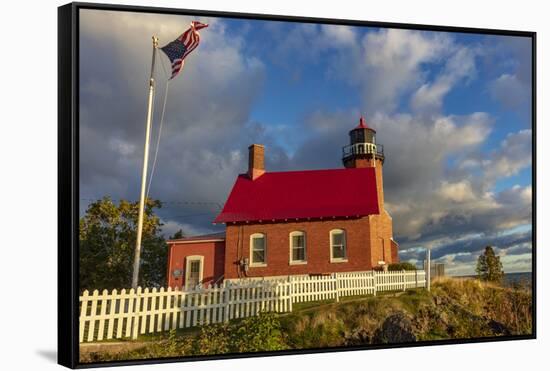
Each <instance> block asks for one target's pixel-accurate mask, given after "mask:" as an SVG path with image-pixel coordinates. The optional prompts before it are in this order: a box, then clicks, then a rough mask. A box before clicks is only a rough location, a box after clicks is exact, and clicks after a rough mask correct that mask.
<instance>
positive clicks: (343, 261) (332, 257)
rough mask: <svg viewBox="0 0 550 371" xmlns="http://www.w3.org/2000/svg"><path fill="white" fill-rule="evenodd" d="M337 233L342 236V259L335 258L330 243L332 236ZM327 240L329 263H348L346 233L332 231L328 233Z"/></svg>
mask: <svg viewBox="0 0 550 371" xmlns="http://www.w3.org/2000/svg"><path fill="white" fill-rule="evenodd" d="M337 233H342V234H343V235H344V257H343V258H335V257H334V255H333V253H334V245H333V243H332V236H333V235H334V234H337ZM329 239H330V262H331V263H345V262H347V261H348V243H347V236H346V231H345V230H344V229H332V230H331V231H330V232H329Z"/></svg>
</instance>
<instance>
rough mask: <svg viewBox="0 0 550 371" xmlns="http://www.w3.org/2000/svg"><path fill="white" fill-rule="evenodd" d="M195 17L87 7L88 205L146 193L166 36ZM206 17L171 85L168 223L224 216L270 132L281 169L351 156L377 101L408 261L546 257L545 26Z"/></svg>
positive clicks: (389, 192)
mask: <svg viewBox="0 0 550 371" xmlns="http://www.w3.org/2000/svg"><path fill="white" fill-rule="evenodd" d="M190 20H191V19H190V18H188V17H183V16H172V15H152V14H137V13H127V12H98V11H91V10H86V11H83V14H82V15H81V118H80V124H81V139H82V141H81V197H82V198H83V199H85V200H84V201H83V204H82V208H81V211H84V210H85V206H86V202H88V201H86V200H89V199H95V198H98V197H102V196H104V195H110V196H111V197H112V198H114V199H118V198H126V199H137V195H138V189H139V169H140V166H141V156H142V152H141V151H142V143H143V135H144V133H143V121H144V118H145V97H146V80H147V72H146V71H147V68H148V65H149V63H150V52H151V50H150V36H151V34H156V35H158V36H159V37H160V39H161V41H160V43H161V45H164V44H165V43H168V42H169V41H171V40H172V39H174V38H175V37H177V36H178V35H179V34H180V33H181V32H183V31H184V30H185V29H186V28H187V25H188V24H189V21H190ZM202 20H203V21H205V22H208V23H209V24H210V27H209V28H207V29H204V30H202V31H201V35H202V39H201V44H200V46H199V48H198V49H197V50H196V51H195V52H193V54H191V56H190V57H189V58H188V60H187V62H186V65H185V68H184V70H183V72H182V74H181V75H180V76H178V77H177V78H176V79H175V80H174V81H173V82H172V83H171V86H170V94H169V99H168V102H167V111H166V118H165V120H166V121H165V128H164V131H163V135H162V137H161V146H160V148H159V161H158V165H157V168H156V169H155V178H154V179H153V185H152V188H151V193H150V195H151V196H152V197H154V198H159V199H161V200H164V201H172V202H167V203H166V204H165V207H163V209H162V210H161V211H160V215H161V217H162V218H163V221H164V223H165V231H166V233H171V232H174V231H175V230H177V229H178V228H183V229H184V231H186V232H187V233H189V234H198V233H205V232H210V231H212V230H216V228H219V227H215V226H212V225H211V220H212V219H213V218H214V216H215V213H216V212H217V211H218V210H217V206H215V203H220V202H224V201H225V198H226V196H227V194H228V192H229V190H230V188H231V186H232V184H233V182H234V179H235V176H236V175H237V174H238V173H240V172H243V171H245V169H246V155H247V154H246V148H247V146H248V144H250V143H252V142H259V143H263V144H265V145H266V162H267V167H268V171H270V170H271V171H276V170H295V169H314V168H334V167H341V166H342V165H341V159H340V155H341V152H340V151H341V147H342V146H344V145H346V144H347V140H348V137H347V132H348V130H349V129H351V128H352V127H353V126H355V125H356V123H357V121H358V119H359V116H360V115H361V114H362V115H364V116H365V117H366V119H367V122H368V123H369V124H370V125H371V126H373V127H374V128H376V130H377V132H378V142H380V143H382V144H383V145H384V146H385V151H386V157H387V159H386V163H385V165H384V172H385V177H384V182H385V190H386V201H387V205H388V206H387V207H388V209H389V211H390V213H391V214H392V216H393V219H394V233H395V237H396V239H397V240H398V242H399V243H400V244H401V258H402V259H403V260H411V261H416V260H418V259H420V258H421V257H422V254H423V253H422V251H424V249H425V247H427V246H430V247H432V248H433V251H434V256H435V257H436V258H437V259H439V260H441V261H444V262H445V263H446V264H447V267H448V271H449V272H450V273H453V274H470V273H472V272H473V264H474V261H475V259H476V258H477V256H478V255H479V252H480V251H481V250H482V249H483V247H484V246H485V244H494V245H495V246H496V247H497V251H498V253H499V254H500V255H501V256H502V260H503V262H504V265H505V270H506V271H509V272H512V271H528V270H530V267H531V248H532V246H531V241H530V235H529V233H530V229H531V212H532V211H531V210H532V208H531V111H530V108H531V107H530V105H531V96H530V93H531V60H530V58H531V44H530V39H527V38H521V37H506V36H488V35H477V34H476V35H473V34H459V33H445V32H431V31H410V30H396V29H381V28H368V27H347V26H335V25H331V26H329V25H315V24H300V23H290V22H267V21H251V20H237V19H216V18H204V19H202ZM160 58H161V61H162V63H164V66H165V67H166V68H167V69H168V68H169V66H168V60H167V59H166V58H164V56H162V55H160ZM157 72H158V82H157V84H158V89H157V90H158V92H159V93H158V94H157V100H156V103H157V107H159V105H160V103H161V98H162V94H161V93H162V92H163V90H164V84H165V76H164V72H163V71H162V69H159V70H158V71H157ZM155 119H156V122H157V124H158V119H159V117H158V110H157V112H156V116H155ZM155 130H158V127H155ZM157 133H158V132H157V131H154V133H153V138H155V139H156V137H155V135H157ZM175 201H178V203H176V202H175ZM197 201H203V202H206V203H204V204H200V205H199V204H192V203H191V202H197Z"/></svg>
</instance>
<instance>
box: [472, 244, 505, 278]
mask: <svg viewBox="0 0 550 371" xmlns="http://www.w3.org/2000/svg"><path fill="white" fill-rule="evenodd" d="M476 273H477V275H478V277H479V279H480V280H483V281H490V282H497V283H500V282H501V281H502V278H503V277H504V271H503V270H502V263H501V261H500V256H497V255H495V251H494V250H493V248H492V247H491V246H486V247H485V251H484V252H483V254H481V255H480V256H479V258H478V259H477V266H476Z"/></svg>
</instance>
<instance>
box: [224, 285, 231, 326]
mask: <svg viewBox="0 0 550 371" xmlns="http://www.w3.org/2000/svg"><path fill="white" fill-rule="evenodd" d="M229 291H230V288H229V285H228V284H227V281H223V300H224V301H225V303H224V304H225V306H224V311H223V321H224V322H229Z"/></svg>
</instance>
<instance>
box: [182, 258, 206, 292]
mask: <svg viewBox="0 0 550 371" xmlns="http://www.w3.org/2000/svg"><path fill="white" fill-rule="evenodd" d="M203 261H204V257H203V256H200V255H192V256H188V257H187V258H186V263H185V287H187V288H194V287H195V286H197V285H198V284H199V283H202V273H203V272H202V269H203Z"/></svg>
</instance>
